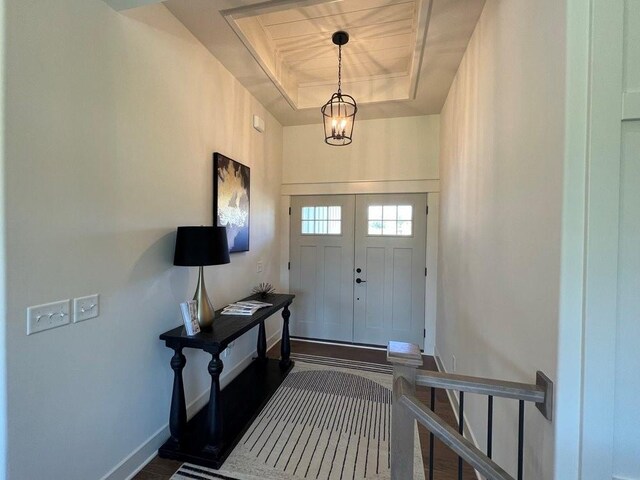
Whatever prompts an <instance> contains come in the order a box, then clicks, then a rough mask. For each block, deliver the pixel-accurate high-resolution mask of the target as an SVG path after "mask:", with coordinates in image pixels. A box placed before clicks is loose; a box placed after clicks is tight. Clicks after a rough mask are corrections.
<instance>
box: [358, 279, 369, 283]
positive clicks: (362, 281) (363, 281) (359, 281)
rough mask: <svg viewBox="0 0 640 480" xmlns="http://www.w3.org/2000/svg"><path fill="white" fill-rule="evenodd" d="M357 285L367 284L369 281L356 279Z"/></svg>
mask: <svg viewBox="0 0 640 480" xmlns="http://www.w3.org/2000/svg"><path fill="white" fill-rule="evenodd" d="M356 283H367V281H366V280H362V279H361V278H356Z"/></svg>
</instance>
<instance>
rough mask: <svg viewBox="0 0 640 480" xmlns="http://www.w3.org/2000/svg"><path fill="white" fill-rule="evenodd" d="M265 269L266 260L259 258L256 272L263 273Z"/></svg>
mask: <svg viewBox="0 0 640 480" xmlns="http://www.w3.org/2000/svg"><path fill="white" fill-rule="evenodd" d="M263 271H264V262H263V261H262V260H258V264H257V266H256V272H257V273H262V272H263Z"/></svg>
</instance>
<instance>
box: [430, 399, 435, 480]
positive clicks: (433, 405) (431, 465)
mask: <svg viewBox="0 0 640 480" xmlns="http://www.w3.org/2000/svg"><path fill="white" fill-rule="evenodd" d="M431 411H432V412H435V411H436V389H435V388H434V387H431ZM434 441H435V436H434V435H433V433H429V480H433V450H434V444H433V443H434Z"/></svg>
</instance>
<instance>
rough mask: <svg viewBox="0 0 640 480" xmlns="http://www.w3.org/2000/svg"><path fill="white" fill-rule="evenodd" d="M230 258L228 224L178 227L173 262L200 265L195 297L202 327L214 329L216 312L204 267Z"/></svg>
mask: <svg viewBox="0 0 640 480" xmlns="http://www.w3.org/2000/svg"><path fill="white" fill-rule="evenodd" d="M230 261H231V260H230V259H229V246H228V243H227V229H226V228H225V227H178V232H177V234H176V250H175V254H174V257H173V264H174V265H178V266H182V267H199V273H198V286H197V288H196V293H195V295H194V296H193V299H194V300H195V301H196V302H198V323H199V324H200V328H202V329H208V328H211V325H213V317H214V312H215V311H214V309H213V306H212V305H211V301H210V300H209V296H208V295H207V289H206V287H205V286H204V275H203V273H202V267H204V266H207V265H222V264H225V263H229V262H230Z"/></svg>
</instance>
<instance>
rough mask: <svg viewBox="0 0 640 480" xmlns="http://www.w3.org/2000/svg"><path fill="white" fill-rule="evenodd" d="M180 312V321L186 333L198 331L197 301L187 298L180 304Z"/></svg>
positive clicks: (190, 333) (193, 333) (190, 334)
mask: <svg viewBox="0 0 640 480" xmlns="http://www.w3.org/2000/svg"><path fill="white" fill-rule="evenodd" d="M180 312H181V313H182V321H183V322H184V329H185V331H186V332H187V335H189V336H192V335H195V334H196V333H199V332H200V324H199V323H198V302H196V301H195V300H189V301H188V302H182V303H181V304H180Z"/></svg>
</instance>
